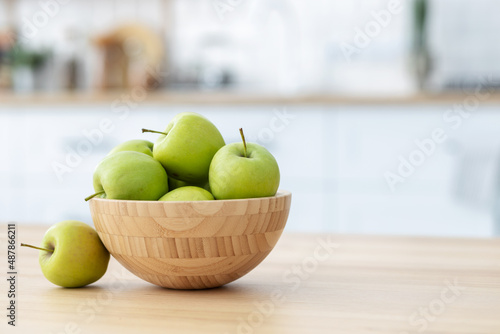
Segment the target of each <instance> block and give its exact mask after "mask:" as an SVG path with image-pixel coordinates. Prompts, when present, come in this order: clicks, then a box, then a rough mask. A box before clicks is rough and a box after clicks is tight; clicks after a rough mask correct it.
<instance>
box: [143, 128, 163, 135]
mask: <svg viewBox="0 0 500 334" xmlns="http://www.w3.org/2000/svg"><path fill="white" fill-rule="evenodd" d="M144 132H152V133H159V134H161V135H164V136H166V135H167V134H166V133H165V132H161V131H155V130H148V129H142V133H144Z"/></svg>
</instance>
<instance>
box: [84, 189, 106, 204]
mask: <svg viewBox="0 0 500 334" xmlns="http://www.w3.org/2000/svg"><path fill="white" fill-rule="evenodd" d="M104 193H105V191H104V190H102V191H98V192H96V193H95V194H92V195H90V196H88V197H85V202H87V201H88V200H89V199H92V198H94V197H96V196H99V195H102V194H104Z"/></svg>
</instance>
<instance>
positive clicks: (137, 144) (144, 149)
mask: <svg viewBox="0 0 500 334" xmlns="http://www.w3.org/2000/svg"><path fill="white" fill-rule="evenodd" d="M123 151H135V152H141V153H144V154H147V155H149V156H151V157H152V156H153V143H152V142H150V141H149V140H142V139H132V140H128V141H126V142H123V143H121V144H120V145H117V146H115V148H113V149H112V150H111V151H109V153H108V155H111V154H113V153H116V152H123Z"/></svg>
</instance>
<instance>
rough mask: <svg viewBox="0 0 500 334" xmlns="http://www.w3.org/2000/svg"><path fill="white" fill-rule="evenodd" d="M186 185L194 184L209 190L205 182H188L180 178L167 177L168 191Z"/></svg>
mask: <svg viewBox="0 0 500 334" xmlns="http://www.w3.org/2000/svg"><path fill="white" fill-rule="evenodd" d="M186 186H195V187H200V188H203V189H205V190H208V191H210V185H209V184H208V181H207V182H202V183H189V182H185V181H181V180H177V179H174V178H173V177H170V176H169V177H168V189H169V190H170V191H172V190H174V189H177V188H180V187H186Z"/></svg>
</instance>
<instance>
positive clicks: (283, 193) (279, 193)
mask: <svg viewBox="0 0 500 334" xmlns="http://www.w3.org/2000/svg"><path fill="white" fill-rule="evenodd" d="M290 196H292V192H291V191H289V190H284V189H278V191H277V192H276V194H275V195H274V196H268V197H251V198H238V199H216V200H207V201H138V200H128V199H108V198H98V197H94V198H91V199H90V200H89V201H88V202H89V203H90V202H92V201H97V202H103V203H104V202H108V203H111V202H118V203H143V204H148V203H160V204H165V205H176V204H180V203H184V204H185V203H200V202H202V203H204V204H207V203H218V204H221V203H236V202H253V201H262V200H269V199H271V198H276V199H278V198H282V197H290Z"/></svg>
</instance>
